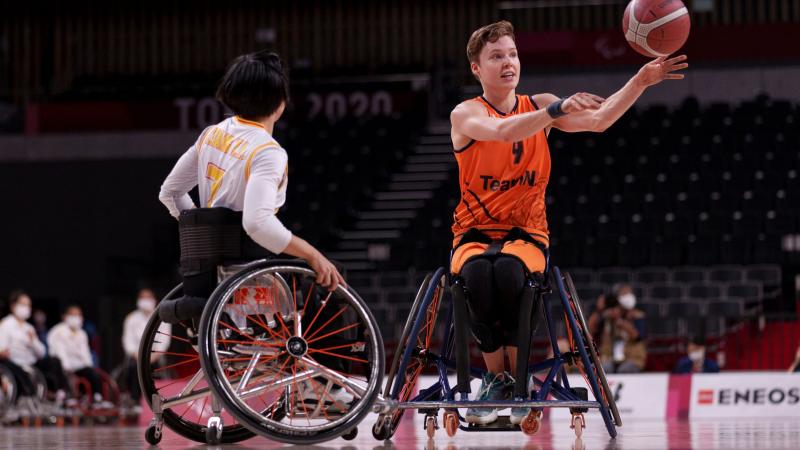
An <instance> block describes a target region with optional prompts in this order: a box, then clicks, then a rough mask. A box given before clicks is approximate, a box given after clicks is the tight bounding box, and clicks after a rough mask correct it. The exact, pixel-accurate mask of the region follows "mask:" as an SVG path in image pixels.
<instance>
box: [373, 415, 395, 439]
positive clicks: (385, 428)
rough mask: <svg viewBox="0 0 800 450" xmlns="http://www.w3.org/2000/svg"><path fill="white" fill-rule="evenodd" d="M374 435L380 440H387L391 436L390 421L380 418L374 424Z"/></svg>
mask: <svg viewBox="0 0 800 450" xmlns="http://www.w3.org/2000/svg"><path fill="white" fill-rule="evenodd" d="M372 437H374V438H375V439H377V440H379V441H385V440H387V439H389V438H391V435H390V434H389V422H388V421H386V420H381V419H378V421H377V422H375V425H373V426H372Z"/></svg>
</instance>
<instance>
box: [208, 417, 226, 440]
mask: <svg viewBox="0 0 800 450" xmlns="http://www.w3.org/2000/svg"><path fill="white" fill-rule="evenodd" d="M220 441H222V419H220V418H219V417H212V418H210V419H208V427H206V443H207V444H209V445H217V444H219V443H220Z"/></svg>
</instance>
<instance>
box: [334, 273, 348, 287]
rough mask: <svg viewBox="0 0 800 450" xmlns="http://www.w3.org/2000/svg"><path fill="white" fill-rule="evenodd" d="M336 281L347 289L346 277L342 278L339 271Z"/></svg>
mask: <svg viewBox="0 0 800 450" xmlns="http://www.w3.org/2000/svg"><path fill="white" fill-rule="evenodd" d="M336 281H337V282H338V283H339V285H341V286H342V287H347V282H346V281H344V277H343V276H342V274H340V273H339V272H338V271H336Z"/></svg>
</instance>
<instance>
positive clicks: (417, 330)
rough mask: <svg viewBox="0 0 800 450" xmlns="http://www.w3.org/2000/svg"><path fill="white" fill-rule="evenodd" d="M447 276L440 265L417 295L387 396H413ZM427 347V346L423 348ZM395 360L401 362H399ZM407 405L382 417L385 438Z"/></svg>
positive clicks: (401, 341) (392, 371) (397, 424)
mask: <svg viewBox="0 0 800 450" xmlns="http://www.w3.org/2000/svg"><path fill="white" fill-rule="evenodd" d="M445 276H446V274H445V270H444V269H443V268H440V269H438V270H437V271H436V272H434V273H433V274H429V275H428V276H427V277H425V280H424V281H423V283H422V286H420V290H419V292H418V293H417V298H416V299H415V300H414V304H413V306H412V307H411V314H410V315H409V318H408V320H407V321H406V326H405V328H404V329H403V334H402V337H401V340H400V346H399V347H398V348H397V350H396V351H395V355H394V358H393V360H394V361H393V362H392V370H391V371H390V372H389V377H388V381H387V385H386V390H385V391H384V396H385V397H386V398H391V399H392V400H398V401H400V402H406V401H408V400H409V399H410V397H411V393H412V392H413V391H414V387H415V386H416V384H417V380H418V379H419V376H420V374H421V372H422V370H423V369H424V361H423V360H422V359H420V358H417V357H416V355H419V354H420V351H421V350H429V347H430V343H431V342H430V341H431V338H432V336H433V334H434V333H435V327H436V321H437V318H438V315H439V309H440V306H441V303H442V297H443V296H444V284H445V283H443V278H444V277H445ZM412 338H413V339H414V341H413V342H414V347H409V345H408V344H409V343H410V342H412V341H410V339H412ZM420 347H424V348H420ZM395 361H396V362H397V364H395ZM404 413H405V409H397V410H396V411H394V412H393V413H392V415H391V416H390V417H382V418H381V419H379V422H380V421H383V422H384V424H383V428H384V429H385V430H384V431H382V432H381V433H379V434H380V435H381V436H383V435H387V437H386V438H384V439H391V437H392V436H393V435H394V433H395V431H397V427H398V426H399V425H400V420H401V419H402V418H403V415H404Z"/></svg>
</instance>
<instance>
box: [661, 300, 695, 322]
mask: <svg viewBox="0 0 800 450" xmlns="http://www.w3.org/2000/svg"><path fill="white" fill-rule="evenodd" d="M700 312H701V308H700V304H699V303H696V302H669V303H667V316H669V317H671V318H676V317H697V316H699V315H700Z"/></svg>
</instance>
